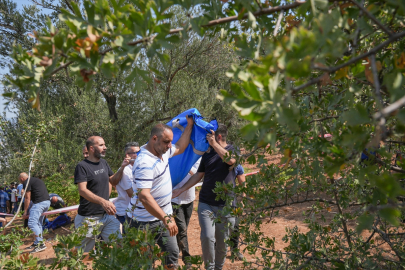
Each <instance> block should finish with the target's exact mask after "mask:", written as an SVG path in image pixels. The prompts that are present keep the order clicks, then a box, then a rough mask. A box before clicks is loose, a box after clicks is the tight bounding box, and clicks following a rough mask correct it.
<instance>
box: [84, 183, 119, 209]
mask: <svg viewBox="0 0 405 270" xmlns="http://www.w3.org/2000/svg"><path fill="white" fill-rule="evenodd" d="M77 187H78V188H79V194H80V196H82V197H83V198H85V199H86V200H88V201H89V202H92V203H96V204H99V205H101V206H102V207H103V208H104V210H105V211H106V212H107V214H109V215H114V214H115V213H116V212H117V210H116V209H115V205H114V204H113V203H112V202H110V201H109V200H104V199H103V198H101V197H99V196H97V195H96V194H94V193H93V192H91V191H90V190H88V189H87V182H80V183H78V184H77Z"/></svg>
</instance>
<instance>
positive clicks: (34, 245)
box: [25, 243, 37, 249]
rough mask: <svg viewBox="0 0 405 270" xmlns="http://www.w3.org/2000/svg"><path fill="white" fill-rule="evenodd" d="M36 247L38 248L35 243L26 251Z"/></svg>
mask: <svg viewBox="0 0 405 270" xmlns="http://www.w3.org/2000/svg"><path fill="white" fill-rule="evenodd" d="M36 247H37V245H36V244H34V243H32V245H31V246H29V247H26V248H25V249H33V248H36Z"/></svg>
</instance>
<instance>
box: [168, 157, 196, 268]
mask: <svg viewBox="0 0 405 270" xmlns="http://www.w3.org/2000/svg"><path fill="white" fill-rule="evenodd" d="M200 162H201V158H199V159H198V160H197V162H196V163H195V164H194V165H193V167H192V168H191V170H190V171H189V173H188V174H187V175H186V177H184V179H183V180H181V182H180V183H178V184H177V185H176V186H175V187H174V188H173V189H178V188H181V187H182V186H183V185H184V184H185V183H187V181H188V180H189V179H190V177H191V176H192V175H194V174H195V173H196V172H197V169H198V167H199V166H200ZM194 200H195V186H194V187H192V188H190V189H189V190H187V191H185V192H183V193H182V194H181V195H180V196H178V197H176V198H173V199H172V206H173V214H174V220H175V221H176V225H177V228H178V229H179V233H178V234H177V235H176V237H177V245H178V246H179V250H180V251H181V260H182V261H183V263H184V264H185V265H186V266H187V267H190V266H191V263H190V262H189V261H188V260H187V258H188V257H190V253H189V248H188V238H187V229H188V224H189V223H190V218H191V215H192V214H193V207H194Z"/></svg>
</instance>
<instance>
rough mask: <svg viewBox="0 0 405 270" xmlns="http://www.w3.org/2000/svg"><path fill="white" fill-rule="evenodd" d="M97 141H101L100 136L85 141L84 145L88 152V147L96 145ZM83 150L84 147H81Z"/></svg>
mask: <svg viewBox="0 0 405 270" xmlns="http://www.w3.org/2000/svg"><path fill="white" fill-rule="evenodd" d="M99 139H103V138H101V137H100V136H91V137H89V138H88V139H87V141H86V145H85V147H86V148H87V150H90V146H93V145H94V144H96V142H97V140H99ZM83 149H84V147H83Z"/></svg>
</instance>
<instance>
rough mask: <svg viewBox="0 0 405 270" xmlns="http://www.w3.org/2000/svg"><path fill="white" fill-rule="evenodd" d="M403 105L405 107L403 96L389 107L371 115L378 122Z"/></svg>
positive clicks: (404, 97)
mask: <svg viewBox="0 0 405 270" xmlns="http://www.w3.org/2000/svg"><path fill="white" fill-rule="evenodd" d="M404 105H405V96H403V97H401V98H400V99H398V100H397V101H395V102H394V103H392V104H391V105H389V106H387V107H385V108H384V109H382V110H381V111H379V112H376V113H375V114H374V115H373V118H374V119H375V120H378V119H380V118H383V117H386V116H388V115H390V114H391V113H393V112H395V111H396V110H398V109H400V108H401V107H402V106H404Z"/></svg>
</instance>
